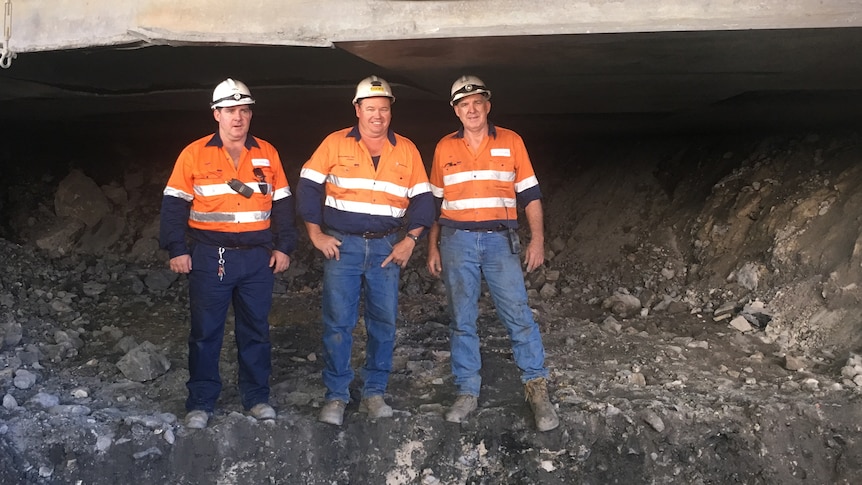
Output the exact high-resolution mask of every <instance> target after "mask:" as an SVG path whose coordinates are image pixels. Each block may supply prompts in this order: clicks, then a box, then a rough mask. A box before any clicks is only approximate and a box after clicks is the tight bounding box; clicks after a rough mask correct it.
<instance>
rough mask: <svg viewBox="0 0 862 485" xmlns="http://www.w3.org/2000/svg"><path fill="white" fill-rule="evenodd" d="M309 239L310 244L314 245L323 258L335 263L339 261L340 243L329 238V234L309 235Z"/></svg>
mask: <svg viewBox="0 0 862 485" xmlns="http://www.w3.org/2000/svg"><path fill="white" fill-rule="evenodd" d="M309 237H310V239H311V244H314V247H316V248H317V249H318V251H320V252H321V253H323V257H324V258H326V259H333V258H334V259H335V260H336V261H338V260H339V259H341V253H340V252H339V251H338V246H341V241H339V240H338V239H336V238H334V237H332V236H330V235H329V234H326V233H325V232H318V233H317V234H309Z"/></svg>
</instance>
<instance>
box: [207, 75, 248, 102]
mask: <svg viewBox="0 0 862 485" xmlns="http://www.w3.org/2000/svg"><path fill="white" fill-rule="evenodd" d="M244 104H254V98H252V97H251V91H249V90H248V86H246V85H245V83H243V82H242V81H234V80H233V79H230V78H227V79H225V80H224V81H222V82H220V83H219V85H218V86H216V88H215V89H214V90H213V100H212V102H211V103H210V108H212V109H216V108H227V107H228V106H241V105H244Z"/></svg>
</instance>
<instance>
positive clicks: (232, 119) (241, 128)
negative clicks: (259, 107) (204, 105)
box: [213, 104, 251, 141]
mask: <svg viewBox="0 0 862 485" xmlns="http://www.w3.org/2000/svg"><path fill="white" fill-rule="evenodd" d="M213 117H215V120H216V121H218V128H219V136H221V138H222V140H228V141H241V140H243V139H245V137H246V135H248V129H249V127H250V126H251V108H250V107H249V105H247V104H243V105H240V106H228V107H226V108H216V109H214V110H213Z"/></svg>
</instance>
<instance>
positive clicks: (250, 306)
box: [186, 244, 275, 412]
mask: <svg viewBox="0 0 862 485" xmlns="http://www.w3.org/2000/svg"><path fill="white" fill-rule="evenodd" d="M219 259H220V257H219V248H218V247H216V246H208V245H203V244H198V245H195V247H194V248H193V249H192V271H191V273H190V274H189V302H190V306H191V331H190V332H189V380H188V382H187V383H186V387H187V388H188V390H189V396H188V399H187V400H186V409H187V410H189V411H191V410H195V409H200V410H203V411H208V412H212V411H213V408H214V407H215V403H216V400H217V399H218V396H219V393H220V392H221V388H222V382H221V376H220V375H219V355H220V354H221V348H222V341H223V340H224V330H225V319H226V317H227V312H228V308H229V306H230V304H231V303H233V309H234V316H235V317H236V325H235V327H236V328H235V336H236V347H237V360H238V363H239V376H238V379H237V383H238V385H239V393H240V399H241V400H242V405H243V407H244V408H245V409H250V408H251V407H253V406H254V405H255V404H258V403H265V402H268V401H269V376H270V374H271V372H272V361H271V350H272V346H271V344H270V340H269V320H268V317H269V310H270V308H271V307H272V288H273V283H274V282H275V276H274V275H273V272H272V268H270V267H269V259H270V252H269V250H268V249H266V248H263V247H254V248H249V249H226V250H225V251H224V252H223V254H222V256H221V259H223V260H224V263H223V265H224V275H223V277H222V279H219Z"/></svg>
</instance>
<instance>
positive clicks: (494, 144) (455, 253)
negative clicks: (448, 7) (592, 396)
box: [428, 76, 560, 431]
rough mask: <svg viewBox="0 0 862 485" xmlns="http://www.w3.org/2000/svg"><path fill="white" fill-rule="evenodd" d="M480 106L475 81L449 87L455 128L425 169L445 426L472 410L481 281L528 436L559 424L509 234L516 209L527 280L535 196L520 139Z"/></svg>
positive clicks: (536, 244)
mask: <svg viewBox="0 0 862 485" xmlns="http://www.w3.org/2000/svg"><path fill="white" fill-rule="evenodd" d="M490 98H491V91H490V90H489V89H488V88H487V87H486V86H485V83H483V82H482V80H481V79H479V78H477V77H476V76H462V77H460V78H458V79H457V80H456V81H455V83H454V84H453V85H452V90H451V98H450V104H451V105H452V107H453V109H454V110H455V115H456V116H458V118H459V119H460V120H461V124H462V127H461V129H459V130H458V131H456V132H454V133H450V134H449V135H446V136H445V137H443V139H441V140H440V142H439V143H438V144H437V148H436V149H435V151H434V161H433V163H432V166H431V191H432V193H433V194H434V197H435V199H436V200H437V201H438V202H439V207H440V210H439V217H438V219H437V222H435V223H434V225H433V226H432V227H431V231H430V233H429V248H428V270H429V271H430V272H431V274H433V275H435V276H441V275H442V278H443V282H444V283H445V285H446V293H447V296H448V300H449V312H450V314H451V316H452V322H451V324H450V339H451V360H452V374H453V375H454V376H455V386H456V387H457V393H458V397H457V398H456V400H455V403H454V404H453V405H452V407H451V408H450V409H449V411H448V412H447V413H446V420H447V421H451V422H456V423H459V422H461V421H462V420H464V418H466V417H467V415H468V414H470V412H472V411H473V410H474V409H476V407H477V402H478V396H479V391H480V388H481V384H482V379H481V376H480V375H479V371H480V369H481V368H482V358H481V355H480V352H479V335H478V331H477V328H476V320H477V318H478V316H479V307H478V303H479V297H480V295H481V290H482V277H483V276H484V278H485V281H486V282H487V283H488V288H489V290H490V292H491V298H492V299H493V300H494V305H495V307H496V308H497V314H498V316H499V317H500V321H502V322H503V325H504V326H505V327H506V330H507V331H508V333H509V337H510V339H511V341H512V351H513V354H514V357H515V363H516V364H517V365H518V367H519V368H520V370H521V381H522V382H523V383H524V386H525V393H526V397H527V400H528V401H529V403H530V407H531V408H532V410H533V415H534V417H535V421H536V427H537V429H538V430H539V431H548V430H552V429H554V428H556V427H557V426H559V424H560V422H559V419H558V418H557V413H556V411H555V410H554V406H553V405H552V404H551V402H550V399H549V398H548V388H547V378H548V369H547V368H545V349H544V346H543V345H542V337H541V334H540V333H539V326H538V325H537V324H536V322H535V320H533V314H532V311H531V310H530V307H529V305H528V302H527V291H526V289H525V288H524V277H523V274H522V273H521V263H520V260H519V257H520V256H519V254H520V241H519V240H518V234H517V232H516V229H517V227H518V217H517V207H518V206H521V207H523V208H524V212H525V214H526V216H527V223H528V224H529V226H530V233H531V238H530V243H529V244H528V245H527V247H526V251H525V258H524V259H525V263H526V265H527V271H533V270H534V269H536V268H538V267H539V266H541V265H542V263H543V262H544V260H545V253H544V230H543V226H542V202H541V197H542V194H541V192H540V191H539V184H538V181H537V180H536V175H535V173H534V172H533V167H532V165H531V163H530V158H529V155H528V154H527V150H526V148H525V146H524V142H523V140H522V139H521V137H520V136H518V134H517V133H515V132H513V131H512V130H508V129H506V128H501V127H498V126H494V125H493V124H491V123H490V122H489V121H488V113H490V111H491V101H490ZM438 242H439V247H438Z"/></svg>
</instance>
